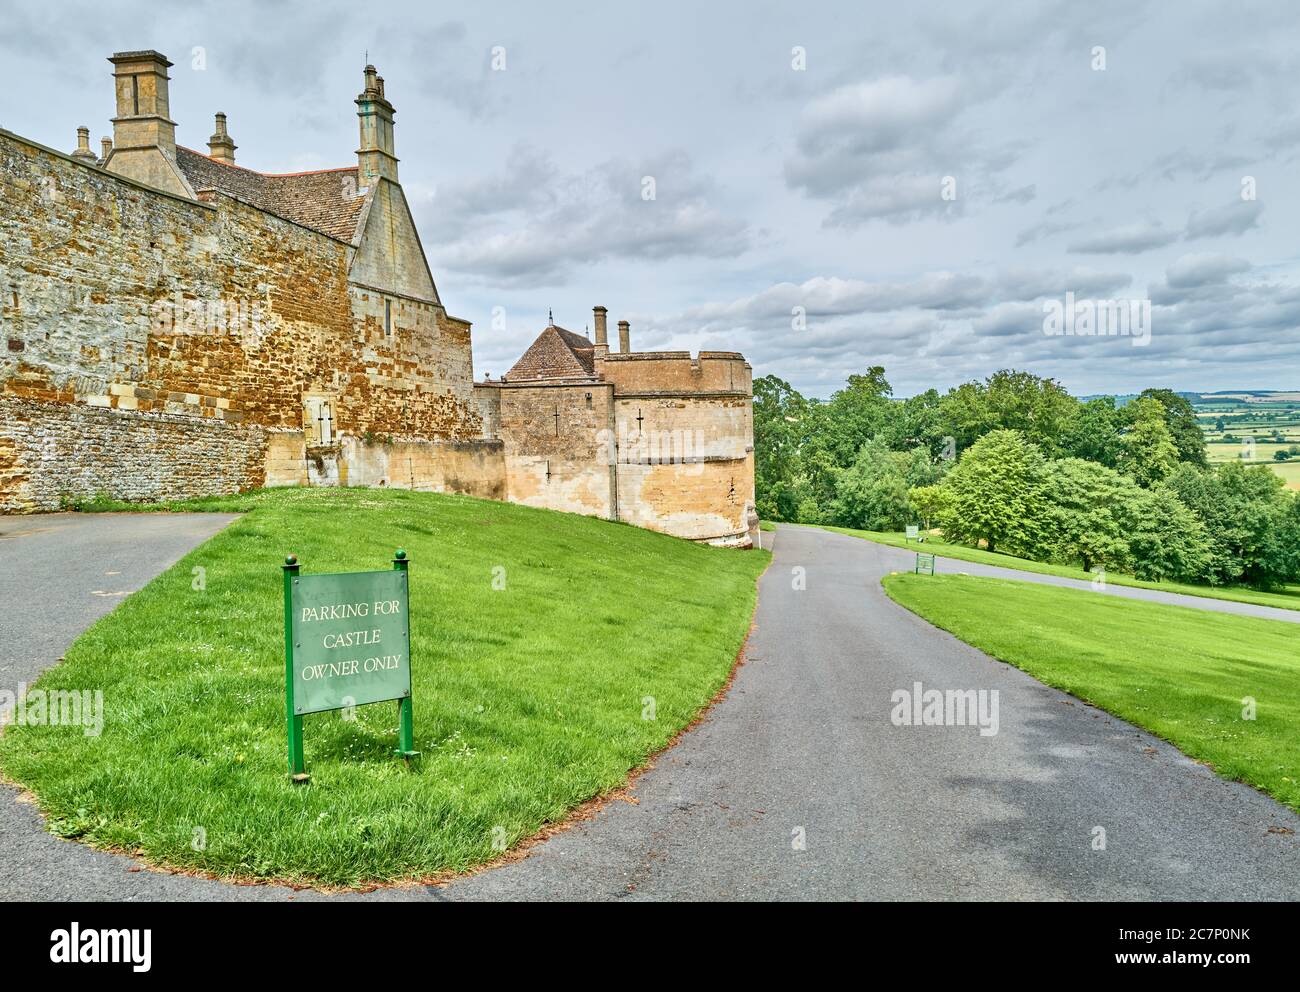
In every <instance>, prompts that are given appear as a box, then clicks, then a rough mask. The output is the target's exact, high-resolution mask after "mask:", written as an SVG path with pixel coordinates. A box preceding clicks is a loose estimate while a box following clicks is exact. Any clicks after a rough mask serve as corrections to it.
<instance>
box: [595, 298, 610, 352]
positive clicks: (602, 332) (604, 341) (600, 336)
mask: <svg viewBox="0 0 1300 992" xmlns="http://www.w3.org/2000/svg"><path fill="white" fill-rule="evenodd" d="M591 313H592V316H593V317H594V318H595V327H596V342H595V343H596V357H597V358H604V357H605V356H606V355H608V354H609V331H608V330H607V329H606V326H605V315H606V314H607V313H609V311H608V310H606V309H605V308H604V307H592V308H591Z"/></svg>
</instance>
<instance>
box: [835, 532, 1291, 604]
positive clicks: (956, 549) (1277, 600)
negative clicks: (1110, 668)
mask: <svg viewBox="0 0 1300 992" xmlns="http://www.w3.org/2000/svg"><path fill="white" fill-rule="evenodd" d="M822 529H823V530H831V531H834V532H835V533H837V534H848V535H849V536H850V537H860V538H862V539H863V540H867V541H875V542H876V543H877V544H888V545H890V546H891V547H895V548H905V549H906V550H908V551H929V552H932V553H934V554H936V555H938V556H939V557H941V558H956V559H958V560H960V561H971V562H975V563H977V564H980V565H999V566H1001V567H1002V568H1017V569H1019V570H1020V571H1022V572H1034V573H1036V574H1038V575H1059V576H1062V577H1063V578H1067V579H1080V580H1082V581H1084V582H1091V581H1092V580H1093V579H1094V578H1095V576H1093V575H1092V573H1090V572H1085V571H1084V570H1083V569H1082V568H1073V567H1071V566H1069V565H1053V564H1050V563H1048V562H1041V561H1031V560H1030V559H1028V558H1017V557H1015V556H1014V555H1004V554H1002V553H1001V552H997V551H985V550H983V549H982V548H972V547H970V546H969V545H965V544H949V543H948V542H947V541H945V540H944V539H943V538H941V537H935V536H934V535H933V534H931V535H929V536H927V537H926V539H925V543H924V544H921V545H918V544H917V543H916V542H915V541H908V540H907V538H906V536H905V535H903V534H899V533H896V532H883V531H873V530H850V529H849V528H847V527H829V526H823V527H822ZM1106 581H1107V582H1108V583H1109V584H1111V585H1115V586H1134V587H1136V588H1138V589H1159V590H1160V591H1161V592H1175V593H1181V594H1183V595H1185V596H1202V597H1204V598H1206V599H1226V600H1230V601H1232V602H1234V603H1254V604H1255V605H1257V606H1276V607H1278V608H1280V609H1283V610H1300V586H1295V585H1291V586H1285V587H1284V588H1283V589H1281V590H1279V591H1277V592H1263V591H1261V590H1259V589H1250V588H1248V587H1246V586H1199V585H1191V584H1189V583H1185V582H1144V581H1143V580H1142V579H1135V578H1134V577H1133V576H1131V575H1123V574H1121V573H1119V572H1107V573H1106Z"/></svg>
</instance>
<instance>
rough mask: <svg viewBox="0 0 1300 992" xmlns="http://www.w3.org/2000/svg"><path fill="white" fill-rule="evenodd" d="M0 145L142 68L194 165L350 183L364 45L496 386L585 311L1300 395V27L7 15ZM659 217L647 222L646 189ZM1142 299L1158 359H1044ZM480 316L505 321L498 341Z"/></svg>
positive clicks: (884, 12) (1044, 7)
mask: <svg viewBox="0 0 1300 992" xmlns="http://www.w3.org/2000/svg"><path fill="white" fill-rule="evenodd" d="M6 21H7V24H6V29H5V31H4V32H3V33H2V34H0V56H2V57H3V61H4V64H5V65H6V67H7V70H8V73H9V78H10V79H11V80H12V79H15V78H21V79H23V80H25V81H26V84H25V85H24V86H23V88H22V90H21V91H19V90H16V89H14V88H13V87H10V88H9V90H8V92H9V96H8V97H6V98H4V99H3V100H0V126H3V127H5V128H7V129H9V130H12V131H16V132H18V133H20V134H23V135H26V136H29V137H31V138H33V139H35V140H38V141H41V142H43V143H46V144H50V145H53V146H55V147H58V148H61V149H64V150H67V151H70V150H71V149H72V147H74V146H75V128H76V127H77V125H79V124H87V125H89V126H90V128H91V131H92V142H93V145H94V147H96V148H97V147H98V138H99V136H100V135H101V134H110V133H111V130H110V125H109V123H108V119H109V118H110V117H111V116H112V113H113V97H112V85H111V80H110V78H109V69H110V67H109V65H108V63H107V62H105V61H104V59H105V57H106V56H107V55H109V54H110V53H112V52H113V51H118V50H125V49H139V48H156V49H158V50H159V51H161V52H163V53H164V54H166V55H167V56H168V57H170V58H171V59H172V61H173V62H175V63H176V65H175V67H174V68H173V69H172V83H171V96H172V117H173V118H174V119H175V120H176V121H177V122H178V140H179V141H180V142H181V143H182V144H185V145H187V146H189V147H191V148H196V149H204V148H205V147H206V145H205V143H206V140H207V137H208V135H209V134H210V133H211V131H212V115H213V113H214V112H215V111H218V110H223V111H225V112H226V113H227V114H228V115H229V118H230V131H231V134H232V136H233V137H234V139H235V141H236V142H237V143H238V145H239V151H238V153H237V156H238V161H239V162H240V164H242V165H245V166H247V167H249V168H254V169H258V170H261V171H266V172H291V171H298V170H304V169H312V168H323V167H329V166H338V165H348V164H352V163H353V162H354V161H355V159H354V156H353V152H354V151H355V149H356V145H357V123H356V116H355V114H356V108H355V106H354V104H353V103H352V100H353V99H354V97H355V96H356V94H357V93H358V92H359V90H360V89H361V82H362V80H361V69H362V66H363V65H364V64H365V58H366V54H367V52H368V53H369V58H370V60H371V61H372V62H374V63H375V65H376V66H378V68H379V71H380V74H381V75H383V76H384V77H385V80H386V83H387V95H388V97H389V99H390V100H391V101H392V102H393V103H394V105H395V106H396V108H397V118H396V121H397V129H396V142H397V153H398V155H399V156H400V158H401V167H400V168H401V176H402V181H403V185H404V187H405V189H406V191H407V195H408V197H409V198H410V200H411V202H412V205H413V208H414V209H415V212H416V219H417V222H418V223H419V225H420V230H421V235H422V237H423V240H424V244H425V248H426V251H427V252H428V254H429V256H430V262H431V264H432V266H433V269H434V278H435V279H436V281H437V283H438V287H439V291H440V293H441V295H442V299H443V302H444V303H445V304H446V306H447V308H448V310H449V311H450V312H451V313H453V314H455V315H457V316H461V317H465V318H467V319H469V320H472V321H473V322H474V325H475V326H474V352H475V369H476V374H477V375H478V376H479V377H481V376H482V374H483V373H484V372H491V373H492V374H494V375H499V374H500V373H501V372H503V371H505V370H506V369H508V368H509V366H510V365H511V364H512V363H513V361H514V359H515V358H516V357H518V355H519V353H520V352H521V351H522V349H523V348H524V347H525V346H526V345H527V343H528V342H529V341H530V340H531V339H532V338H533V337H534V336H535V335H536V334H537V332H538V331H539V330H541V328H542V327H544V326H545V324H546V313H547V310H548V308H553V309H554V312H555V319H556V323H558V324H561V325H563V326H566V327H569V328H570V329H573V330H577V331H582V330H584V329H585V328H586V327H587V326H588V325H589V323H590V320H591V307H592V306H594V305H596V304H603V305H604V306H607V307H608V308H609V310H610V320H611V328H612V326H613V321H615V320H618V319H628V320H630V321H631V322H632V332H633V345H634V347H636V348H638V349H650V348H676V349H689V350H692V351H698V350H700V349H726V350H740V351H743V352H744V353H745V354H746V356H747V357H748V358H749V360H750V361H751V362H752V363H753V365H754V372H755V375H764V374H768V373H771V374H775V375H778V376H780V377H782V378H784V379H787V380H789V381H790V382H791V383H792V384H793V385H795V386H796V387H797V388H799V389H800V390H802V391H803V392H805V393H807V394H809V395H819V396H827V395H829V394H830V393H831V392H832V391H833V390H834V389H836V388H838V386H840V385H841V384H842V383H843V381H844V379H845V377H846V376H847V375H849V374H850V373H852V372H855V371H860V370H862V369H863V368H865V367H867V366H870V365H884V366H885V368H886V371H887V375H888V377H889V379H890V380H891V382H892V383H893V384H894V387H895V392H896V393H897V394H899V395H908V394H911V393H913V392H916V391H919V390H923V389H925V388H928V387H930V386H937V387H939V388H946V387H948V386H951V385H953V384H955V383H958V382H961V381H963V380H966V379H970V378H974V377H983V376H985V375H987V374H989V373H991V372H992V371H994V370H996V369H999V368H1005V367H1017V368H1027V369H1030V370H1032V371H1034V372H1037V373H1039V374H1042V375H1051V376H1055V377H1056V378H1058V379H1060V380H1061V381H1062V382H1063V383H1064V384H1065V385H1066V386H1067V387H1068V388H1069V389H1070V390H1071V391H1073V392H1076V393H1093V392H1112V391H1113V392H1123V391H1130V390H1135V389H1140V388H1143V387H1145V386H1170V387H1173V388H1176V389H1201V390H1209V389H1215V388H1228V387H1231V388H1290V389H1295V388H1300V238H1298V237H1297V232H1300V195H1298V194H1297V185H1296V180H1297V178H1298V177H1300V50H1297V47H1296V44H1295V41H1296V38H1297V30H1296V29H1297V27H1300V8H1297V7H1296V6H1295V5H1294V4H1293V3H1289V2H1285V0H1279V2H1276V3H1269V4H1255V3H1248V2H1247V3H1237V4H1232V5H1227V4H1222V3H1196V2H1180V3H1178V4H1176V5H1175V4H1168V3H1165V4H1154V3H1153V4H1144V3H1140V2H1134V0H1125V2H1109V0H1090V2H1088V3H1086V4H1085V3H1079V2H1077V0H1067V2H1060V3H1051V2H1041V3H1037V4H1034V5H1032V7H1031V5H1029V4H1023V5H1022V4H1009V3H1006V2H997V3H991V4H986V5H979V4H974V3H960V4H957V3H954V4H935V3H927V4H924V5H921V4H902V3H889V4H883V3H875V2H872V3H855V2H849V0H843V2H841V3H834V4H832V3H817V2H813V0H802V2H800V3H783V4H777V3H755V2H744V3H742V2H726V3H709V4H701V3H698V2H695V3H689V2H683V3H676V2H660V3H656V4H651V5H630V4H612V3H607V2H606V3H595V2H591V3H588V2H564V0H554V2H552V3H547V4H539V3H536V2H532V3H526V2H521V3H484V2H479V3H448V2H444V3H438V4H436V5H435V4H427V3H420V4H410V5H383V4H375V5H371V6H369V7H366V6H364V5H357V4H355V3H350V4H346V5H344V4H338V5H332V4H330V3H296V2H267V3H262V4H258V5H251V4H249V5H245V4H241V3H239V2H231V0H226V2H221V3H212V4H207V5H202V4H195V5H187V6H186V9H184V10H170V9H168V8H163V7H161V6H160V5H157V4H154V3H151V4H147V5H146V4H139V5H132V4H118V5H114V4H111V3H107V4H106V3H95V4H86V5H84V7H82V8H81V9H80V10H78V9H77V6H76V5H75V4H58V5H55V4H37V3H30V2H29V3H22V4H10V5H9V8H8V9H7V11H6ZM651 193H652V194H653V196H652V198H651V195H650V194H651ZM1067 292H1071V293H1074V294H1075V297H1076V298H1078V299H1121V300H1135V301H1141V300H1149V301H1150V302H1151V337H1150V343H1149V344H1148V345H1146V346H1145V347H1141V346H1135V344H1134V339H1133V338H1131V337H1123V336H1116V337H1102V338H1099V337H1077V336H1076V337H1065V336H1048V335H1047V334H1045V333H1044V329H1043V321H1044V313H1045V306H1044V304H1045V302H1046V301H1048V300H1052V299H1056V300H1060V301H1062V302H1064V299H1065V294H1066V293H1067ZM494 315H495V317H494Z"/></svg>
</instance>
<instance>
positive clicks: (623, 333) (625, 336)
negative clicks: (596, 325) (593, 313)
mask: <svg viewBox="0 0 1300 992" xmlns="http://www.w3.org/2000/svg"><path fill="white" fill-rule="evenodd" d="M618 350H619V351H620V352H622V353H623V354H624V355H626V354H628V353H629V352H630V351H631V350H632V325H631V324H629V323H628V322H627V321H626V320H620V321H619V322H618Z"/></svg>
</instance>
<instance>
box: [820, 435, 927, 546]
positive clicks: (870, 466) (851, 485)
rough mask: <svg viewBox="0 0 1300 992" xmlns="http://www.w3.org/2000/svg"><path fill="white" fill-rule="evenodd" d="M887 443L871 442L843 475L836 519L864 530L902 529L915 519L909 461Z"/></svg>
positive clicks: (840, 480)
mask: <svg viewBox="0 0 1300 992" xmlns="http://www.w3.org/2000/svg"><path fill="white" fill-rule="evenodd" d="M907 458H908V456H907V455H903V454H900V453H898V452H893V451H890V450H889V449H888V448H887V447H885V445H884V443H883V442H880V441H868V442H867V443H866V444H864V445H863V446H862V450H861V451H860V452H859V454H858V459H857V461H855V462H854V463H853V465H852V466H851V467H850V468H847V469H845V470H844V471H842V472H841V473H840V476H839V489H838V492H837V494H836V498H835V513H834V516H835V522H836V523H837V524H839V525H840V526H842V527H854V528H858V529H861V530H902V529H903V527H905V526H906V525H907V524H908V523H910V522H911V507H910V505H909V503H908V501H907V478H906V475H905V462H906V460H907Z"/></svg>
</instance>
